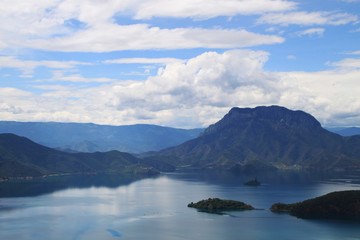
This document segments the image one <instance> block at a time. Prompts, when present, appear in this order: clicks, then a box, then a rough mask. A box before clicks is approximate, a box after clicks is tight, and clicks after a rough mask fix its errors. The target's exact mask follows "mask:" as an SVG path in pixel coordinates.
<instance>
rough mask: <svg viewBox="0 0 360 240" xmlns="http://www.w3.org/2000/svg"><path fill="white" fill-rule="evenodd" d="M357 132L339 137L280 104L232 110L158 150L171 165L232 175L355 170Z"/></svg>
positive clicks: (359, 159) (359, 154)
mask: <svg viewBox="0 0 360 240" xmlns="http://www.w3.org/2000/svg"><path fill="white" fill-rule="evenodd" d="M359 149H360V136H352V137H342V136H340V135H337V134H335V133H331V132H329V131H327V130H325V129H324V128H322V127H321V125H320V123H319V122H318V121H317V120H316V119H315V118H314V117H313V116H311V115H310V114H307V113H305V112H302V111H291V110H288V109H286V108H284V107H279V106H271V107H256V108H233V109H231V110H230V112H229V113H228V114H226V115H225V116H224V118H223V119H221V120H220V121H219V122H217V123H215V124H213V125H211V126H209V127H208V128H207V129H206V130H205V131H204V133H203V134H202V135H201V136H200V137H198V138H196V139H192V140H190V141H187V142H185V143H183V144H181V145H179V146H177V147H172V148H169V149H165V150H163V151H161V152H159V153H157V154H158V155H159V154H161V155H163V156H167V157H168V162H169V163H170V164H173V165H176V166H184V165H187V166H189V165H190V166H195V167H204V168H213V167H220V168H226V169H231V170H232V171H233V172H235V173H249V174H253V173H257V172H264V171H266V172H268V171H274V170H276V169H310V170H319V171H333V170H354V169H360V150H359Z"/></svg>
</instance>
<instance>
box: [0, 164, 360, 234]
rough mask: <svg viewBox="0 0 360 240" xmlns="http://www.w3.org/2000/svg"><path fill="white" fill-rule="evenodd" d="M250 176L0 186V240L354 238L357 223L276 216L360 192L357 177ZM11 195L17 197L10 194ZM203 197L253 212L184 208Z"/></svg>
mask: <svg viewBox="0 0 360 240" xmlns="http://www.w3.org/2000/svg"><path fill="white" fill-rule="evenodd" d="M249 178H250V177H249V176H234V175H231V174H228V173H226V172H217V171H201V172H200V173H195V171H186V172H177V173H172V174H162V175H160V176H158V177H156V178H148V179H142V180H138V181H132V180H131V179H120V178H117V177H114V176H111V177H109V176H85V177H57V178H49V179H46V180H42V181H39V180H36V181H31V182H25V183H24V182H8V183H1V184H0V196H1V198H0V239H153V240H156V239H164V240H165V239H166V240H172V239H206V240H211V239H217V240H218V239H250V240H251V239H255V240H256V239H259V240H260V239H264V240H265V239H301V240H303V239H307V240H311V239H317V240H318V239H342V240H344V239H360V223H359V222H349V221H338V220H303V219H298V218H296V217H292V216H290V215H288V214H275V213H272V212H270V211H269V210H268V209H269V207H270V206H271V205H272V204H273V203H276V202H284V203H293V202H297V201H302V200H305V199H308V198H312V197H316V196H320V195H323V194H326V193H329V192H332V191H340V190H349V189H360V179H359V176H356V175H345V176H321V175H312V174H303V173H302V174H300V173H291V174H290V173H284V174H280V175H279V174H276V175H267V176H257V178H258V180H260V181H261V182H262V185H261V186H258V187H249V186H244V185H243V182H244V181H246V180H249ZM15 196H16V197H15ZM209 197H218V198H223V199H234V200H239V201H243V202H245V203H248V204H251V205H253V206H254V207H255V208H258V209H259V210H253V211H239V212H236V211H235V212H225V213H224V214H223V215H221V214H210V213H205V212H199V211H197V210H196V209H193V208H188V207H187V204H188V203H189V202H197V201H199V200H202V199H206V198H209Z"/></svg>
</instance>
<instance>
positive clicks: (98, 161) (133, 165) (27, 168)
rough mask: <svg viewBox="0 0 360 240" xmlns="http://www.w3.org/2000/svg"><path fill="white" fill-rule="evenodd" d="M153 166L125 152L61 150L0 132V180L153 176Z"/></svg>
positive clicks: (155, 170) (155, 163)
mask: <svg viewBox="0 0 360 240" xmlns="http://www.w3.org/2000/svg"><path fill="white" fill-rule="evenodd" d="M152 164H153V165H160V164H157V162H156V160H153V161H151V162H149V163H146V164H145V163H144V160H142V159H139V158H136V157H134V156H132V155H131V154H128V153H123V152H118V151H110V152H104V153H101V152H96V153H65V152H62V151H57V150H55V149H52V148H48V147H44V146H42V145H39V144H36V143H34V142H32V141H30V140H29V139H27V138H24V137H19V136H16V135H13V134H0V179H7V178H31V177H44V176H54V175H69V174H95V173H114V174H123V175H133V176H144V177H146V176H153V175H156V174H158V173H159V171H158V170H157V169H156V168H154V167H153V166H152Z"/></svg>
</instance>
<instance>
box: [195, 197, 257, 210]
mask: <svg viewBox="0 0 360 240" xmlns="http://www.w3.org/2000/svg"><path fill="white" fill-rule="evenodd" d="M188 207H192V208H197V209H199V210H205V211H224V210H253V209H255V208H254V207H253V206H251V205H248V204H246V203H243V202H240V201H234V200H223V199H219V198H209V199H206V200H201V201H199V202H197V203H193V202H191V203H189V204H188Z"/></svg>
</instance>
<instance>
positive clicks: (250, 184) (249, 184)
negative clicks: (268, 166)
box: [244, 178, 261, 186]
mask: <svg viewBox="0 0 360 240" xmlns="http://www.w3.org/2000/svg"><path fill="white" fill-rule="evenodd" d="M260 184H261V183H260V182H259V181H258V180H257V179H256V178H255V179H253V180H250V181H247V182H244V185H246V186H260Z"/></svg>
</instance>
